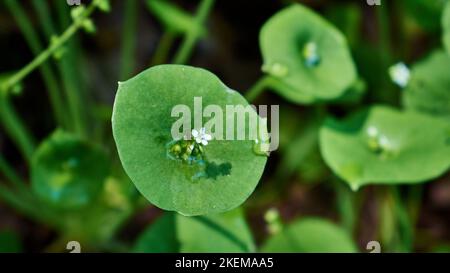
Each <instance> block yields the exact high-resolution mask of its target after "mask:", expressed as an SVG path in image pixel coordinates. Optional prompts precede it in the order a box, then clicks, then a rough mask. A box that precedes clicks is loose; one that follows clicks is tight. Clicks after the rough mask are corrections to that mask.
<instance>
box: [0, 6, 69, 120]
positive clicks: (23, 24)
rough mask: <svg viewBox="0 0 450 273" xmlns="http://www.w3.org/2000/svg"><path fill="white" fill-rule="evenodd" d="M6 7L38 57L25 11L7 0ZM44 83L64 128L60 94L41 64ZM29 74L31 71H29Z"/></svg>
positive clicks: (38, 47) (38, 48) (36, 40)
mask: <svg viewBox="0 0 450 273" xmlns="http://www.w3.org/2000/svg"><path fill="white" fill-rule="evenodd" d="M6 5H7V6H8V8H9V9H10V11H11V13H12V14H13V15H14V18H15V19H16V21H17V23H18V25H19V27H20V29H21V31H22V33H23V35H24V37H25V39H26V41H27V43H28V44H29V46H30V48H31V50H32V52H33V53H34V54H35V55H38V54H39V52H41V51H42V45H41V43H40V41H39V38H38V35H37V33H36V32H35V31H34V28H33V25H32V24H31V22H30V21H29V19H28V17H27V15H26V13H25V11H24V10H23V8H22V7H21V5H20V2H19V1H14V0H7V1H6ZM40 71H41V73H42V76H43V78H44V82H45V84H46V86H47V90H48V92H49V96H50V102H51V105H52V109H53V112H54V116H55V118H56V120H57V122H58V124H59V125H61V126H65V125H66V124H67V120H66V114H65V111H64V109H65V105H64V103H63V99H62V97H61V93H60V90H59V87H58V83H57V80H56V78H55V76H54V74H53V71H52V69H51V67H50V66H49V65H47V64H43V65H42V66H41V68H40ZM30 72H31V71H30ZM20 80H21V78H18V79H17V80H16V81H14V82H9V81H8V82H9V83H8V82H7V83H6V85H5V86H4V88H6V89H9V88H11V87H13V86H14V85H15V84H17V83H19V82H20Z"/></svg>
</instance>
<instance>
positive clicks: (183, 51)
mask: <svg viewBox="0 0 450 273" xmlns="http://www.w3.org/2000/svg"><path fill="white" fill-rule="evenodd" d="M213 5H214V0H202V2H201V3H200V6H199V8H198V9H197V13H196V15H195V21H196V23H197V24H198V25H203V24H204V22H205V20H206V18H207V17H208V14H209V12H210V11H211V8H212V6H213ZM198 38H199V33H197V31H191V32H189V33H187V34H186V35H185V37H184V40H183V43H182V44H181V46H180V48H179V50H178V52H177V54H176V55H175V58H174V63H176V64H184V63H186V62H187V60H188V59H189V57H190V56H191V54H192V50H193V49H194V45H195V43H196V42H197V40H198Z"/></svg>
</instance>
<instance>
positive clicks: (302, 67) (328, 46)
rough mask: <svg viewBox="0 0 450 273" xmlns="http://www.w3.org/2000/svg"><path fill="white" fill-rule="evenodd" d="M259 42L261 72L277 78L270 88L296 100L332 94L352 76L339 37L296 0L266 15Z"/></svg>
mask: <svg viewBox="0 0 450 273" xmlns="http://www.w3.org/2000/svg"><path fill="white" fill-rule="evenodd" d="M260 47H261V51H262V55H263V59H264V65H263V71H264V72H266V73H267V74H269V75H270V77H273V78H275V79H276V80H277V81H278V82H275V84H270V87H271V88H272V89H274V90H275V91H277V92H278V93H280V95H282V96H284V97H285V98H286V99H288V100H291V101H293V102H296V103H312V102H314V101H315V100H332V99H336V98H338V97H340V96H342V95H343V94H344V92H345V91H346V90H347V89H348V88H349V87H350V86H351V85H352V84H353V83H354V82H355V81H356V79H357V74H356V69H355V65H354V63H353V60H352V58H351V55H350V51H349V49H348V45H347V42H346V40H345V37H344V36H343V35H342V34H341V32H340V31H339V30H338V29H336V28H335V27H334V26H333V25H331V24H329V23H328V22H327V21H326V20H324V19H323V18H321V17H320V16H319V15H317V14H316V13H315V12H314V11H312V10H310V9H308V8H306V7H304V6H302V5H297V4H296V5H292V6H290V7H288V8H286V9H284V10H282V11H280V12H278V13H277V14H275V15H274V16H273V17H272V18H271V19H269V21H267V22H266V24H265V25H264V26H263V28H262V29H261V33H260Z"/></svg>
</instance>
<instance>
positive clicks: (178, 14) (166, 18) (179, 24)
mask: <svg viewBox="0 0 450 273" xmlns="http://www.w3.org/2000/svg"><path fill="white" fill-rule="evenodd" d="M146 2H147V7H148V8H149V10H150V12H152V13H153V15H155V16H156V17H157V18H158V20H159V21H161V23H162V24H164V25H165V26H166V28H168V29H169V30H170V31H173V32H176V33H179V34H185V33H192V32H195V33H197V34H198V35H204V34H205V33H206V29H205V28H204V27H203V26H202V25H200V24H198V23H197V22H196V20H195V18H194V16H192V15H190V14H188V13H186V12H184V11H183V10H182V9H180V8H178V7H176V6H175V5H173V4H171V3H169V2H167V1H165V0H147V1H146Z"/></svg>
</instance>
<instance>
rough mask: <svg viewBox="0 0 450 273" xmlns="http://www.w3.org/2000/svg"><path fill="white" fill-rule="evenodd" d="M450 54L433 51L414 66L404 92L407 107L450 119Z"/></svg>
mask: <svg viewBox="0 0 450 273" xmlns="http://www.w3.org/2000/svg"><path fill="white" fill-rule="evenodd" d="M449 71H450V55H448V54H446V52H444V51H442V50H438V51H435V52H432V53H431V54H430V56H429V57H427V58H426V59H425V60H423V61H421V62H419V63H417V64H416V65H414V66H413V68H412V72H411V80H410V82H409V84H408V86H407V88H406V89H405V90H404V93H403V104H404V105H405V107H406V108H407V109H413V110H417V111H419V112H424V113H428V114H432V115H435V116H438V117H442V118H444V119H445V120H447V121H448V120H449V119H450V91H449V90H450V77H449V76H448V75H449Z"/></svg>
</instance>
